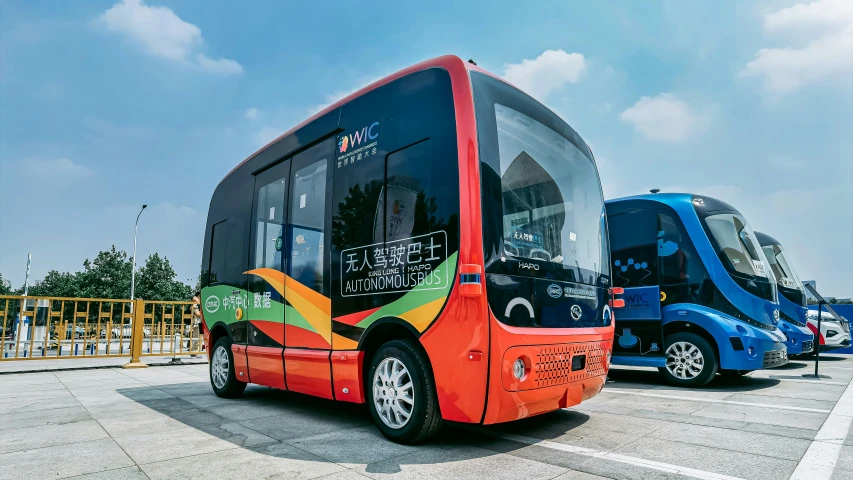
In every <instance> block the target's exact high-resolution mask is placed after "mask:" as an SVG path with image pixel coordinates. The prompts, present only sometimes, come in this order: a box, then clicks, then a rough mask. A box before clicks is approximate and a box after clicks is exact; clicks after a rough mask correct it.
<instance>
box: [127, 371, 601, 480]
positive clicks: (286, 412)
mask: <svg viewBox="0 0 853 480" xmlns="http://www.w3.org/2000/svg"><path fill="white" fill-rule="evenodd" d="M117 391H118V392H119V393H120V394H122V395H124V396H125V397H127V398H129V399H131V400H133V401H135V402H136V403H138V404H140V405H143V406H145V407H147V408H149V409H151V410H153V411H156V412H159V413H161V414H163V415H166V416H168V417H170V418H171V419H173V420H177V421H179V422H181V423H183V424H184V425H186V426H189V427H192V428H195V429H197V430H200V431H202V432H204V433H206V434H208V435H212V436H214V437H217V438H219V439H222V440H225V441H228V442H231V443H233V444H234V445H237V446H240V447H243V448H245V449H248V450H251V451H254V452H258V453H260V454H263V455H270V456H275V457H280V458H287V459H294V460H298V459H302V460H304V459H305V453H306V452H307V453H309V454H312V455H315V456H317V457H320V458H322V459H324V460H327V461H330V462H335V463H339V464H344V465H346V464H365V465H367V471H368V472H371V473H397V472H400V471H401V466H402V465H414V464H438V463H446V462H460V461H466V460H472V459H477V458H487V457H491V456H493V455H496V454H498V453H509V452H512V451H514V450H519V449H523V448H526V447H528V445H526V444H522V443H518V442H514V441H509V440H505V439H502V438H499V437H500V436H501V435H504V434H505V433H510V432H511V433H512V434H514V435H522V436H530V437H534V438H538V439H556V438H558V437H560V436H563V435H567V434H569V433H570V432H571V431H572V430H573V429H575V428H577V427H579V426H581V425H583V424H585V423H586V422H587V421H588V420H589V416H588V415H586V414H584V413H581V412H577V411H572V410H559V411H556V412H552V413H549V414H546V415H541V416H537V417H533V418H530V419H526V420H521V421H517V422H513V423H511V424H503V425H497V426H486V427H484V426H473V427H471V426H466V425H461V424H453V423H446V424H445V426H444V427H443V428H442V429H441V431H440V432H439V433H438V434H437V435H436V436H435V437H433V438H432V439H431V440H430V441H429V442H428V444H426V445H420V446H417V447H410V446H404V445H398V444H395V443H393V442H390V441H388V440H386V439H385V438H384V437H382V436H381V434H380V433H379V431H378V429H377V428H376V426H375V425H374V424H373V421H372V418H371V416H370V412H369V411H368V409H367V407H366V406H365V405H357V404H352V403H346V402H334V401H330V400H324V399H319V398H316V397H310V396H307V395H302V394H297V393H292V392H285V391H281V390H276V389H271V388H267V387H260V386H256V385H250V386H249V387H247V388H246V391H245V393H244V395H243V396H242V397H241V398H239V399H222V398H219V397H217V396H215V395H214V393H213V391H212V390H211V388H210V386H209V385H208V384H207V383H186V384H172V385H159V386H156V387H155V386H147V387H134V388H123V389H118V390H117ZM164 393H166V394H169V395H173V397H171V398H163V397H166V395H164ZM507 425H511V430H510V429H508V427H507ZM292 447H295V448H292ZM474 447H478V448H474ZM176 448H181V445H180V439H177V440H176Z"/></svg>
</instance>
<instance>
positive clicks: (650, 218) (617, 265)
mask: <svg viewBox="0 0 853 480" xmlns="http://www.w3.org/2000/svg"><path fill="white" fill-rule="evenodd" d="M656 213H657V212H655V211H654V210H652V209H649V208H637V209H632V210H628V211H626V212H624V213H619V214H616V215H612V216H609V217H608V224H609V227H610V246H611V249H612V253H611V261H612V265H611V266H612V269H613V285H614V286H616V287H648V286H654V285H657V284H658V265H657V248H658V247H657V218H656V216H657V215H656Z"/></svg>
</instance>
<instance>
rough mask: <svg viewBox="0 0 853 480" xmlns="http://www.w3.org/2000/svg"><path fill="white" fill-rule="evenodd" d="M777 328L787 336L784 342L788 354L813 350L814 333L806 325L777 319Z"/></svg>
mask: <svg viewBox="0 0 853 480" xmlns="http://www.w3.org/2000/svg"><path fill="white" fill-rule="evenodd" d="M779 330H780V331H781V332H782V333H784V334H785V336H786V337H788V340H787V342H785V346H786V347H788V355H800V354H804V353H809V352H811V351H813V350H814V334H812V332H811V330H809V329H808V327H798V326H796V325H794V324H793V323H790V322H787V321H785V320H779Z"/></svg>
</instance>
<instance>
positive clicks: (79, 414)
mask: <svg viewBox="0 0 853 480" xmlns="http://www.w3.org/2000/svg"><path fill="white" fill-rule="evenodd" d="M91 419H92V417H91V416H90V415H89V412H87V411H86V409H85V408H83V407H81V406H76V407H66V408H54V409H51V410H31V411H25V412H19V413H14V414H9V415H0V431H2V430H10V429H13V428H26V427H39V426H42V425H59V424H64V423H73V422H80V421H83V420H91Z"/></svg>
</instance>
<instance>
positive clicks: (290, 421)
mask: <svg viewBox="0 0 853 480" xmlns="http://www.w3.org/2000/svg"><path fill="white" fill-rule="evenodd" d="M218 410H219V409H212V410H211V411H214V412H215V411H218ZM263 411H264V412H269V411H270V410H269V409H265V410H263ZM226 418H227V417H226ZM239 423H240V424H241V425H244V426H246V427H248V428H251V429H252V430H255V431H257V432H260V433H263V434H264V435H267V436H270V437H272V438H275V439H277V440H290V439H294V438H302V437H313V436H314V435H321V434H325V433H330V432H337V431H341V430H348V429H351V428H356V427H363V426H365V425H371V424H372V420H371V419H370V418H369V417H367V416H366V415H349V414H346V413H338V412H329V411H320V412H317V411H302V412H296V413H293V412H287V413H283V414H278V413H276V414H275V415H274V416H270V417H262V418H252V419H249V420H241V421H239ZM347 443H350V444H351V443H352V442H347Z"/></svg>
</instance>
